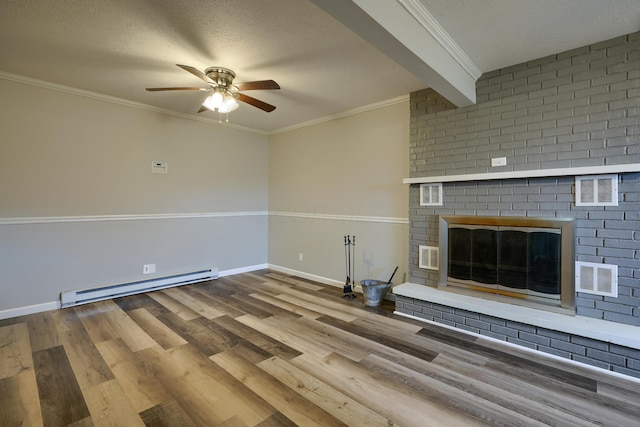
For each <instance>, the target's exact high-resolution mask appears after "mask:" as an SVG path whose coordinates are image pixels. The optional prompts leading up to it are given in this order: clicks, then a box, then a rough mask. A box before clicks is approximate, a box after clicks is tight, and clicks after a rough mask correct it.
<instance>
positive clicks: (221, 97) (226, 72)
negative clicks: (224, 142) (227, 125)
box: [146, 64, 280, 113]
mask: <svg viewBox="0 0 640 427" xmlns="http://www.w3.org/2000/svg"><path fill="white" fill-rule="evenodd" d="M176 65H177V66H178V67H180V68H182V69H183V70H185V71H188V72H190V73H191V74H193V75H194V76H196V77H198V78H199V79H200V80H202V81H204V82H205V83H207V84H208V85H209V87H205V88H202V87H148V88H146V89H147V90H148V91H150V92H158V91H166V90H199V91H202V92H210V91H213V93H212V94H211V95H209V96H208V97H207V98H206V99H205V100H204V102H203V103H202V106H201V107H200V109H199V110H198V113H202V112H203V111H207V110H211V111H215V112H218V113H229V112H231V111H233V110H235V109H236V108H238V102H237V101H241V102H245V103H247V104H249V105H253V106H254V107H256V108H259V109H261V110H263V111H266V112H267V113H270V112H272V111H273V110H275V109H276V107H275V106H273V105H271V104H267V103H266V102H264V101H260V100H259V99H256V98H253V97H251V96H248V95H245V94H244V93H241V91H244V90H274V89H280V86H279V85H278V83H276V82H275V81H273V80H258V81H253V82H243V83H233V79H234V78H235V77H236V73H234V72H233V71H231V70H230V69H228V68H223V67H209V68H207V69H206V70H204V73H203V72H202V71H200V70H198V69H197V68H194V67H191V66H189V65H180V64H176Z"/></svg>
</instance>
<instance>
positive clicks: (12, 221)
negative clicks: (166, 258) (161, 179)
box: [0, 211, 269, 225]
mask: <svg viewBox="0 0 640 427" xmlns="http://www.w3.org/2000/svg"><path fill="white" fill-rule="evenodd" d="M267 215H269V213H268V212H266V211H255V212H251V211H249V212H194V213H168V214H144V215H84V216H49V217H46V216H45V217H18V218H0V225H18V224H50V223H64V222H104V221H140V220H158V219H186V218H227V217H238V216H267Z"/></svg>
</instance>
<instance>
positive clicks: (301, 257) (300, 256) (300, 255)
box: [298, 252, 304, 262]
mask: <svg viewBox="0 0 640 427" xmlns="http://www.w3.org/2000/svg"><path fill="white" fill-rule="evenodd" d="M303 260H304V255H302V252H300V253H299V254H298V261H300V262H302V261H303Z"/></svg>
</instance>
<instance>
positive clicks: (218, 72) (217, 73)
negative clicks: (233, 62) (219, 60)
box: [204, 67, 236, 89]
mask: <svg viewBox="0 0 640 427" xmlns="http://www.w3.org/2000/svg"><path fill="white" fill-rule="evenodd" d="M204 73H205V74H206V75H207V77H209V78H210V79H211V80H213V81H214V82H216V84H217V85H218V86H221V87H223V88H229V89H230V88H231V86H232V84H233V79H234V78H235V77H236V73H234V72H233V71H231V70H230V69H228V68H223V67H209V68H207V69H206V70H204Z"/></svg>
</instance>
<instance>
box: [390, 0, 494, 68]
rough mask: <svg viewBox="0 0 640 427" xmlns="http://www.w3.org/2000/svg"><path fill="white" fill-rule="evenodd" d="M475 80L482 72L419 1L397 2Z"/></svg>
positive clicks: (405, 0) (401, 0)
mask: <svg viewBox="0 0 640 427" xmlns="http://www.w3.org/2000/svg"><path fill="white" fill-rule="evenodd" d="M396 1H397V2H398V3H400V5H401V6H402V7H403V8H404V9H405V10H406V11H407V12H408V13H409V15H411V16H412V17H413V18H414V19H415V20H416V21H418V23H419V24H420V26H421V27H422V28H424V29H425V30H426V31H427V32H428V33H429V34H431V36H432V37H433V38H434V39H435V40H436V41H437V42H438V43H439V44H440V46H442V48H443V49H444V50H445V51H447V53H448V54H449V55H451V57H452V58H453V59H454V60H455V61H456V62H457V63H458V64H459V65H460V66H461V67H462V68H463V69H464V70H465V71H466V72H467V74H469V75H470V76H471V77H472V78H473V79H474V80H478V78H479V77H480V76H481V75H482V71H481V70H480V68H478V66H477V65H476V64H474V63H473V61H472V60H471V58H469V56H467V54H466V53H465V52H464V51H463V50H462V48H460V46H458V43H456V42H455V40H453V39H452V38H451V36H450V35H449V33H447V32H446V31H445V29H444V28H442V26H441V25H440V23H439V22H438V21H437V20H436V19H435V18H434V17H433V15H431V12H429V10H427V8H426V7H425V6H424V4H422V2H420V1H419V0H396Z"/></svg>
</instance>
